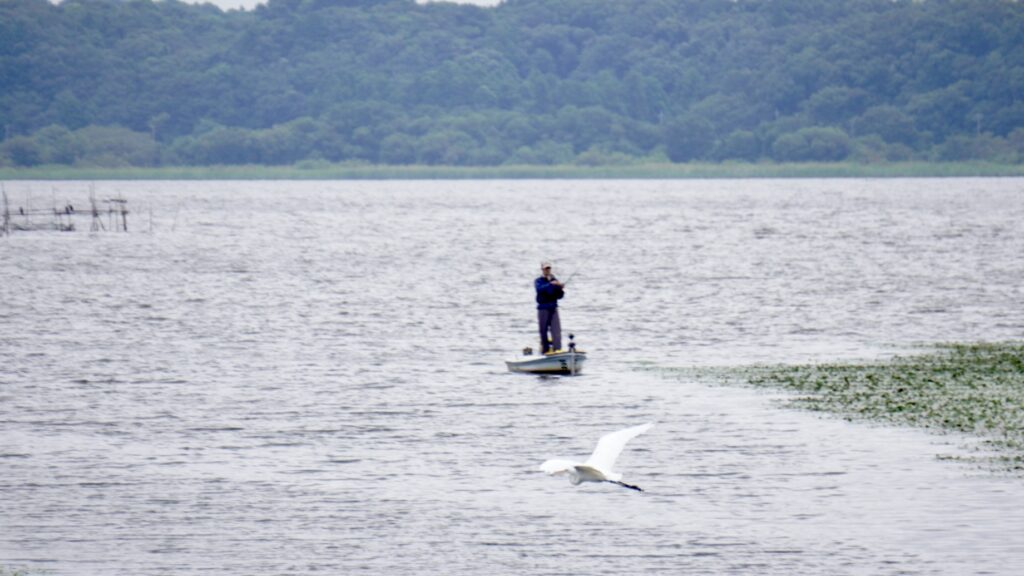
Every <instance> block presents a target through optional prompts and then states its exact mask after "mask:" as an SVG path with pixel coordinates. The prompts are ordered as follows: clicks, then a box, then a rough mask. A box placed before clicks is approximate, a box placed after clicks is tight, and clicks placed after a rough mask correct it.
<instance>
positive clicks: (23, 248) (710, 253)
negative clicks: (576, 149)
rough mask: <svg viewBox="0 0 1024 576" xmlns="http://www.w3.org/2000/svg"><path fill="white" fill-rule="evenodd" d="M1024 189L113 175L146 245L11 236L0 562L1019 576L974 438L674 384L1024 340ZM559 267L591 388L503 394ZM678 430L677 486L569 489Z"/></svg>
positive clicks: (97, 238) (518, 382) (235, 568)
mask: <svg viewBox="0 0 1024 576" xmlns="http://www.w3.org/2000/svg"><path fill="white" fill-rule="evenodd" d="M51 188H54V190H53V191H52V192H51V191H50V189H51ZM1022 188H1024V181H1022V180H1019V179H1017V180H1014V179H1003V180H996V179H993V180H884V181H870V180H822V181H782V180H773V181H739V182H734V181H685V182H671V181H665V182H658V181H650V182H646V181H637V182H619V181H593V182H343V183H240V182H239V183H231V182H198V183H193V182H175V183H153V182H145V183H99V184H97V195H103V194H107V195H116V194H117V193H119V192H120V193H122V194H123V195H124V197H126V198H128V199H129V202H130V205H129V206H130V208H131V209H132V210H133V212H132V216H130V218H133V217H134V218H135V219H134V220H133V221H130V224H136V223H137V224H138V225H137V226H132V232H130V233H128V234H113V233H106V234H96V235H90V234H89V233H88V232H87V230H88V226H79V232H74V233H55V232H26V233H16V234H15V235H13V236H11V237H8V238H3V239H0V278H2V283H0V286H2V292H0V294H2V306H0V431H2V435H0V469H2V470H3V474H2V475H0V518H2V519H3V522H2V523H0V566H24V567H29V568H32V569H36V570H52V571H53V572H55V573H59V574H75V575H77V574H89V575H91V574H102V575H104V576H106V575H110V574H133V575H157V574H176V575H178V574H198V573H203V572H213V573H217V574H238V575H243V574H244V575H250V574H281V573H307V572H311V571H313V570H325V571H328V572H330V573H338V574H341V573H354V572H358V571H364V572H367V573H374V574H385V573H386V574H425V573H441V574H479V573H481V572H483V571H487V572H493V573H498V574H567V573H578V572H581V571H582V572H586V573H592V574H613V573H614V574H638V573H688V574H706V573H723V574H795V573H799V574H823V575H824V574H981V573H989V574H1018V573H1020V572H1021V570H1024V540H1022V539H1021V538H1020V537H1019V536H1018V534H1019V527H1020V526H1021V525H1024V510H1022V508H1021V506H1020V505H1019V502H1022V501H1024V484H1022V483H1021V482H1020V480H1019V479H1013V478H999V477H993V476H991V475H988V474H986V473H983V472H980V471H976V470H973V469H970V468H967V467H965V466H962V465H959V464H956V463H950V462H945V461H942V460H941V459H939V458H936V456H939V457H943V456H950V455H956V454H959V453H961V451H962V450H964V448H963V447H962V446H961V444H963V441H962V439H959V438H955V437H936V436H929V435H926V434H924V433H920V432H916V431H908V430H903V429H893V428H885V427H881V426H871V425H864V424H851V423H847V422H843V421H840V420H837V419H830V418H827V417H826V418H821V417H818V416H816V415H812V414H804V413H799V412H792V411H788V410H783V409H780V408H779V407H778V403H777V402H776V400H777V399H778V396H777V395H775V394H770V393H766V392H763V391H752V390H746V389H731V388H722V387H711V386H707V385H705V384H702V383H700V382H694V381H691V380H686V379H684V380H682V381H679V380H677V379H673V378H663V377H661V376H659V375H658V371H657V368H658V367H674V366H706V365H720V364H748V363H754V362H802V361H808V360H812V361H813V360H826V359H837V358H863V357H870V356H874V355H879V354H891V353H894V352H900V351H903V350H905V349H906V348H908V347H912V346H914V345H917V344H919V343H927V342H935V341H946V340H1000V339H1010V338H1021V337H1022V334H1024V310H1022V308H1021V306H1020V302H1021V301H1022V298H1021V297H1022V292H1021V291H1022V288H1021V283H1020V279H1021V278H1024V257H1022V255H1024V227H1022V226H1020V222H1021V221H1024V195H1022V194H1021V189H1022ZM7 191H8V194H9V196H10V197H11V200H12V202H13V203H17V202H19V200H20V199H22V198H25V197H26V196H27V195H29V193H31V194H32V195H33V196H34V197H36V198H41V197H47V198H49V197H50V196H51V195H52V196H53V197H56V198H57V199H58V202H59V201H63V200H65V199H68V200H71V201H84V198H86V197H87V195H88V188H87V186H86V185H84V184H82V183H60V184H50V183H46V184H42V183H12V184H8V185H7ZM150 209H152V213H153V216H152V221H151V222H150V221H149V216H148V212H149V210H150ZM543 258H551V259H554V260H555V263H556V268H557V270H556V272H557V273H559V274H561V275H562V276H563V277H566V276H568V275H570V274H573V273H575V276H574V279H573V281H572V283H571V284H570V287H569V290H568V295H567V296H566V298H565V299H564V300H563V304H562V306H563V310H562V320H563V325H564V326H565V328H566V329H567V330H571V331H573V332H575V333H576V334H577V339H578V340H579V341H580V345H581V347H582V348H584V349H586V350H587V351H588V352H589V353H590V356H591V362H590V363H589V365H588V373H587V374H586V375H584V376H581V377H578V378H550V379H539V378H533V377H529V376H523V375H513V374H509V373H507V372H505V371H504V364H503V362H502V360H503V359H504V358H505V357H507V356H510V355H512V354H514V353H515V351H517V350H519V349H521V348H522V347H523V346H524V345H532V344H533V342H532V340H533V338H534V336H533V334H534V327H533V322H534V314H533V310H532V293H531V290H532V278H533V275H534V274H535V272H536V270H535V268H536V267H537V263H538V262H539V261H540V260H541V259H543ZM652 367H653V368H655V369H654V370H648V369H646V368H652ZM637 368H645V369H644V370H637ZM648 420H656V421H658V426H657V427H655V428H654V429H652V430H651V431H650V432H649V433H648V434H645V435H644V436H641V437H639V438H637V439H636V440H635V441H633V442H632V443H631V444H630V445H629V446H628V448H627V450H626V451H625V452H624V453H623V455H622V457H621V458H620V460H619V465H620V466H621V468H622V470H623V472H624V473H625V478H624V480H625V481H627V482H631V483H636V484H639V485H641V486H643V487H644V489H645V490H647V492H645V493H644V494H637V493H634V492H632V491H628V490H623V489H621V488H618V487H615V486H611V485H585V486H580V487H572V486H570V485H568V483H566V482H565V481H564V479H556V478H550V477H547V476H545V475H544V474H542V473H540V472H538V471H537V469H536V468H537V465H539V463H540V462H541V461H543V460H544V459H546V458H549V457H552V456H565V455H572V454H578V455H580V456H585V455H586V453H588V452H589V451H590V449H592V447H593V443H594V441H595V440H596V439H597V438H598V437H599V436H600V435H601V434H602V433H604V432H607V431H611V430H616V429H619V428H621V427H625V426H627V425H630V424H635V423H642V422H645V421H648Z"/></svg>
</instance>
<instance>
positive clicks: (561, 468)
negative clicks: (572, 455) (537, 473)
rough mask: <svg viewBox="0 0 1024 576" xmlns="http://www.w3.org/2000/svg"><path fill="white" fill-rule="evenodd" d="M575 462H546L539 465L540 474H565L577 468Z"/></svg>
mask: <svg viewBox="0 0 1024 576" xmlns="http://www.w3.org/2000/svg"><path fill="white" fill-rule="evenodd" d="M577 464H578V463H577V462H570V461H568V460H548V461H546V462H544V463H543V464H541V465H540V469H541V471H542V472H547V473H548V474H550V475H552V476H555V475H557V474H565V473H567V472H569V471H570V470H572V469H574V468H575V467H576V466H577Z"/></svg>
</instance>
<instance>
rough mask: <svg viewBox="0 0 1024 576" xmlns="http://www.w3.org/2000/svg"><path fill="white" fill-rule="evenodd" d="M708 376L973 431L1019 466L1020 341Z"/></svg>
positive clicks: (885, 417) (1023, 408)
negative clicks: (838, 362) (883, 357)
mask: <svg viewBox="0 0 1024 576" xmlns="http://www.w3.org/2000/svg"><path fill="white" fill-rule="evenodd" d="M706 375H710V372H708V373H706ZM714 375H715V377H716V378H725V379H729V380H733V381H735V380H737V379H738V380H740V381H745V382H747V383H749V384H752V385H755V386H765V387H774V388H783V389H787V390H791V391H795V392H797V393H798V394H797V396H796V397H795V398H793V399H792V400H790V401H789V404H790V405H792V406H796V407H800V408H804V409H808V410H814V411H823V412H830V413H835V414H840V415H842V416H844V417H847V418H851V419H867V420H874V421H884V422H890V423H894V424H900V425H911V426H918V427H925V428H930V429H935V430H942V431H955V432H963V433H967V434H972V435H975V436H978V437H980V438H983V439H984V440H985V442H986V445H987V446H989V447H991V448H993V449H995V450H996V452H998V453H999V456H998V457H997V458H996V459H995V462H994V465H996V466H997V467H1001V468H1010V469H1013V470H1018V471H1020V470H1024V343H1021V342H1006V343H982V344H943V345H939V346H937V347H935V348H934V349H932V350H929V351H928V352H926V353H922V354H920V355H911V356H901V357H896V358H892V359H890V360H886V361H880V362H871V363H863V364H855V363H850V364H820V365H797V366H792V365H781V366H755V367H744V368H730V369H724V370H716V371H714Z"/></svg>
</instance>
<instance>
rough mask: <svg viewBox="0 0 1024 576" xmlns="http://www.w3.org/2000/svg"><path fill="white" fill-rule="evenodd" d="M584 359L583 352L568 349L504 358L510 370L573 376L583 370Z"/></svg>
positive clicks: (584, 354)
mask: <svg viewBox="0 0 1024 576" xmlns="http://www.w3.org/2000/svg"><path fill="white" fill-rule="evenodd" d="M586 360H587V354H586V353H585V352H573V351H569V352H559V353H557V354H543V355H538V356H521V357H519V358H516V359H515V360H506V361H505V365H506V366H508V369H509V370H510V371H511V372H522V373H524V374H559V375H563V376H573V375H576V374H579V373H580V372H581V371H582V370H583V363H584V362H585V361H586Z"/></svg>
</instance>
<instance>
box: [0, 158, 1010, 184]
mask: <svg viewBox="0 0 1024 576" xmlns="http://www.w3.org/2000/svg"><path fill="white" fill-rule="evenodd" d="M1013 176H1024V164H994V163H988V162H944V163H929V162H901V163H891V164H858V163H853V162H842V163H801V164H773V163H724V164H710V163H709V164H697V163H694V164H670V163H647V164H624V165H615V166H576V165H560V166H479V167H463V166H378V165H360V164H326V163H301V164H299V165H296V166H165V167H156V168H131V167H122V168H100V167H91V168H90V167H75V166H36V167H32V168H10V167H8V168H0V180H488V179H491V180H497V179H712V178H716V179H731V178H737V179H742V178H935V177H939V178H943V177H1013Z"/></svg>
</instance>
